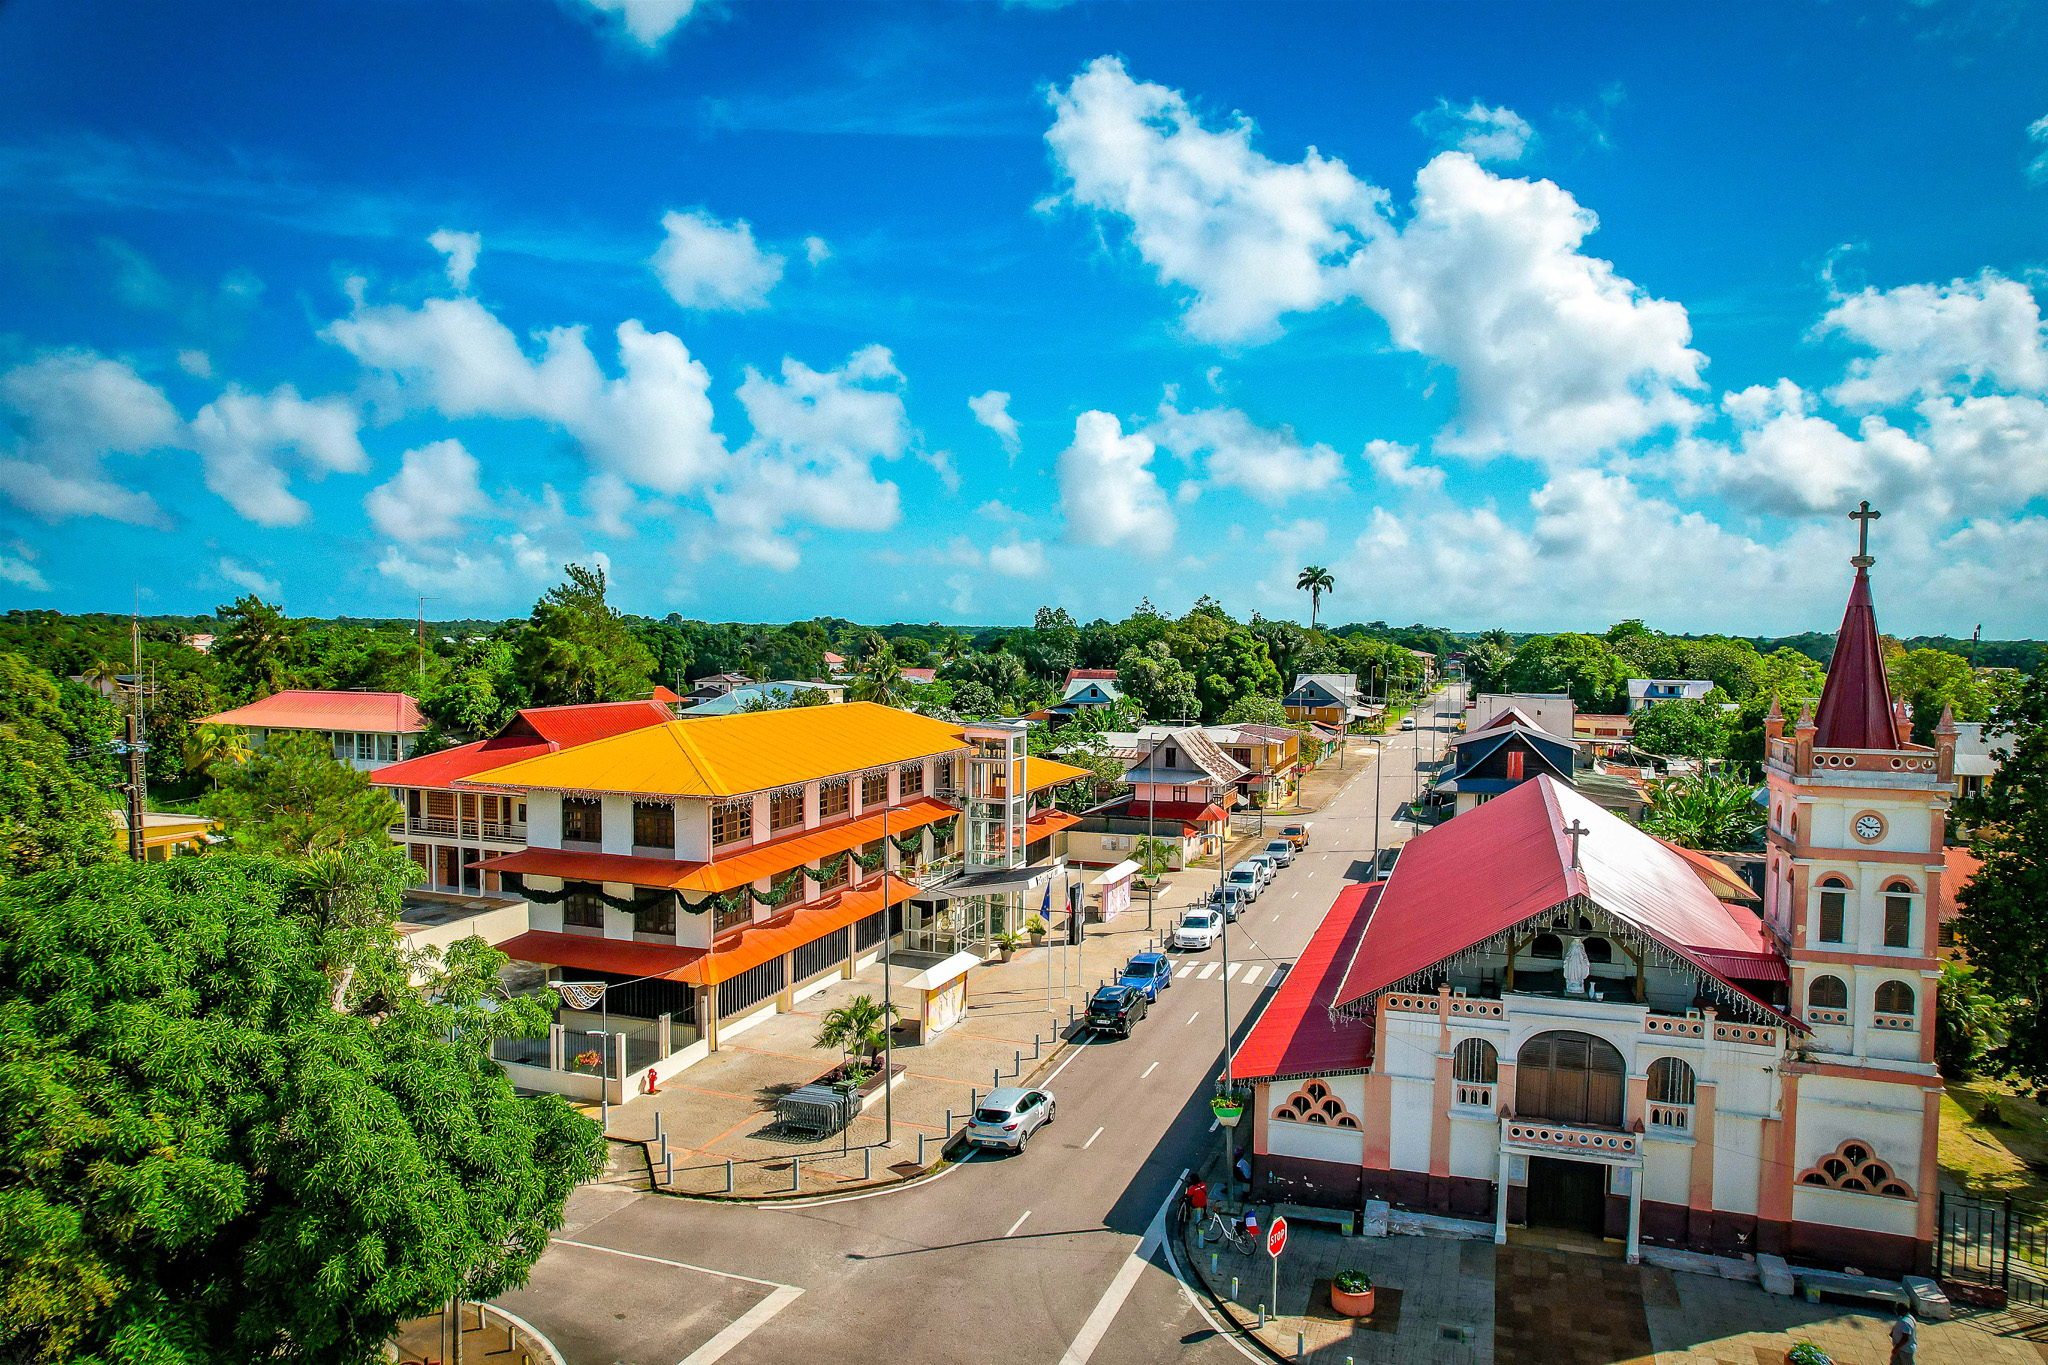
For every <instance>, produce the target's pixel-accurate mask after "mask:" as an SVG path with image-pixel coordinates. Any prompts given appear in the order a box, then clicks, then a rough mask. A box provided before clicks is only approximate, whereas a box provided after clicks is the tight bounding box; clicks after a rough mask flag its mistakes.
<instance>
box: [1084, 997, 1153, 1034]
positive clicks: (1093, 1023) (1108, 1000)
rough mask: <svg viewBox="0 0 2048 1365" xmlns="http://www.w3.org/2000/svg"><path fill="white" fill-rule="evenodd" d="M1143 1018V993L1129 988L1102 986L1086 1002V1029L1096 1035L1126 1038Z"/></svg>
mask: <svg viewBox="0 0 2048 1365" xmlns="http://www.w3.org/2000/svg"><path fill="white" fill-rule="evenodd" d="M1144 1017H1145V993H1144V992H1143V991H1141V990H1137V989H1134V988H1133V987H1130V986H1104V987H1103V988H1102V989H1101V990H1098V991H1097V992H1095V994H1094V996H1093V997H1091V998H1090V999H1089V1001H1088V1027H1089V1028H1090V1029H1091V1030H1092V1031H1094V1032H1096V1033H1114V1034H1115V1035H1116V1036H1117V1037H1119V1038H1128V1037H1130V1036H1131V1026H1132V1025H1133V1024H1135V1023H1137V1022H1138V1021H1139V1020H1140V1019H1143V1018H1144Z"/></svg>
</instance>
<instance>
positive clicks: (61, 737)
mask: <svg viewBox="0 0 2048 1365" xmlns="http://www.w3.org/2000/svg"><path fill="white" fill-rule="evenodd" d="M113 740H114V726H113V707H112V706H111V704H109V703H107V702H105V701H103V700H101V699H100V698H98V697H96V696H94V695H92V694H91V693H90V692H88V691H87V689H85V688H83V687H81V686H79V685H78V684H76V683H68V682H67V683H59V682H58V681H57V679H55V678H53V677H51V676H50V675H49V674H48V673H46V672H44V671H43V670H42V669H40V668H37V667H36V666H35V665H34V664H31V663H30V662H29V661H28V660H26V659H24V658H22V657H21V656H20V655H19V654H8V653H0V841H4V842H0V884H4V883H5V882H6V881H8V880H11V879H12V878H14V877H17V876H21V875H24V874H27V873H31V872H42V871H49V870H54V869H63V868H78V867H88V866H91V865H93V864H95V863H101V862H106V861H107V860H109V859H111V858H113V857H115V856H116V855H117V854H118V853H119V852H120V848H119V845H118V843H117V842H116V839H115V828H114V820H113V816H112V810H113V805H114V800H113V795H112V792H111V790H110V785H111V779H112V776H113V770H112V764H111V749H112V745H113ZM0 1188H4V1176H0ZM0 1293H4V1290H0Z"/></svg>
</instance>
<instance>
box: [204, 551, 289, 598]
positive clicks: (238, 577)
mask: <svg viewBox="0 0 2048 1365" xmlns="http://www.w3.org/2000/svg"><path fill="white" fill-rule="evenodd" d="M213 568H214V572H215V573H218V574H219V575H220V576H221V578H222V579H224V580H226V581H227V582H229V583H232V584H233V585H234V586H236V587H238V588H240V589H241V590H242V591H244V592H253V593H255V594H256V595H257V596H258V597H275V596H277V594H278V590H279V589H280V588H282V587H283V586H284V585H283V584H282V583H280V582H279V581H278V580H276V579H275V578H270V577H267V576H266V575H265V574H264V573H263V572H262V570H260V569H256V568H253V567H251V566H250V565H247V564H244V563H243V562H242V561H241V560H239V559H233V558H229V557H227V556H225V555H224V556H222V557H221V559H220V560H219V561H218V562H216V563H215V564H214V566H213Z"/></svg>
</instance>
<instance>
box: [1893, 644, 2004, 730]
mask: <svg viewBox="0 0 2048 1365" xmlns="http://www.w3.org/2000/svg"><path fill="white" fill-rule="evenodd" d="M1885 673H1886V675H1887V677H1888V680H1889V681H1890V683H1891V687H1892V696H1893V697H1894V698H1896V699H1897V700H1899V701H1903V702H1905V703H1907V704H1908V705H1910V706H1911V707H1912V708H1913V742H1914V743H1915V744H1932V743H1934V727H1935V726H1936V725H1937V724H1939V723H1940V721H1941V708H1942V707H1944V706H1947V707H1951V708H1953V709H1954V711H1955V716H1956V719H1957V720H1983V719H1985V718H1986V717H1987V716H1988V715H1989V714H1990V712H1991V706H1990V696H1989V694H1988V693H1987V692H1986V691H1985V688H1984V685H1983V684H1982V682H1980V681H1979V679H1978V676H1977V674H1975V673H1974V672H1972V671H1971V669H1970V662H1969V660H1967V659H1965V658H1963V657H1962V656H1960V655H1957V654H1951V653H1949V652H1948V651H1947V650H1945V649H1913V650H1906V651H1903V652H1901V653H1899V654H1896V655H1894V656H1892V657H1891V658H1890V659H1888V660H1886V661H1885Z"/></svg>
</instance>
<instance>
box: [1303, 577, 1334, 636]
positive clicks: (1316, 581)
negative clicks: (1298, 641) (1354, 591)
mask: <svg viewBox="0 0 2048 1365" xmlns="http://www.w3.org/2000/svg"><path fill="white" fill-rule="evenodd" d="M1294 586H1295V588H1296V589H1297V590H1299V591H1301V592H1305V593H1307V594H1308V628H1309V629H1310V630H1314V629H1315V628H1316V613H1317V612H1318V611H1320V610H1322V606H1323V594H1324V593H1326V592H1335V591H1336V590H1337V580H1336V579H1334V578H1332V577H1330V571H1329V570H1328V569H1326V568H1324V567H1323V566H1322V565H1320V564H1311V565H1309V566H1308V567H1307V568H1305V569H1303V570H1302V571H1301V572H1300V573H1299V574H1297V575H1295V578H1294Z"/></svg>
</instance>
